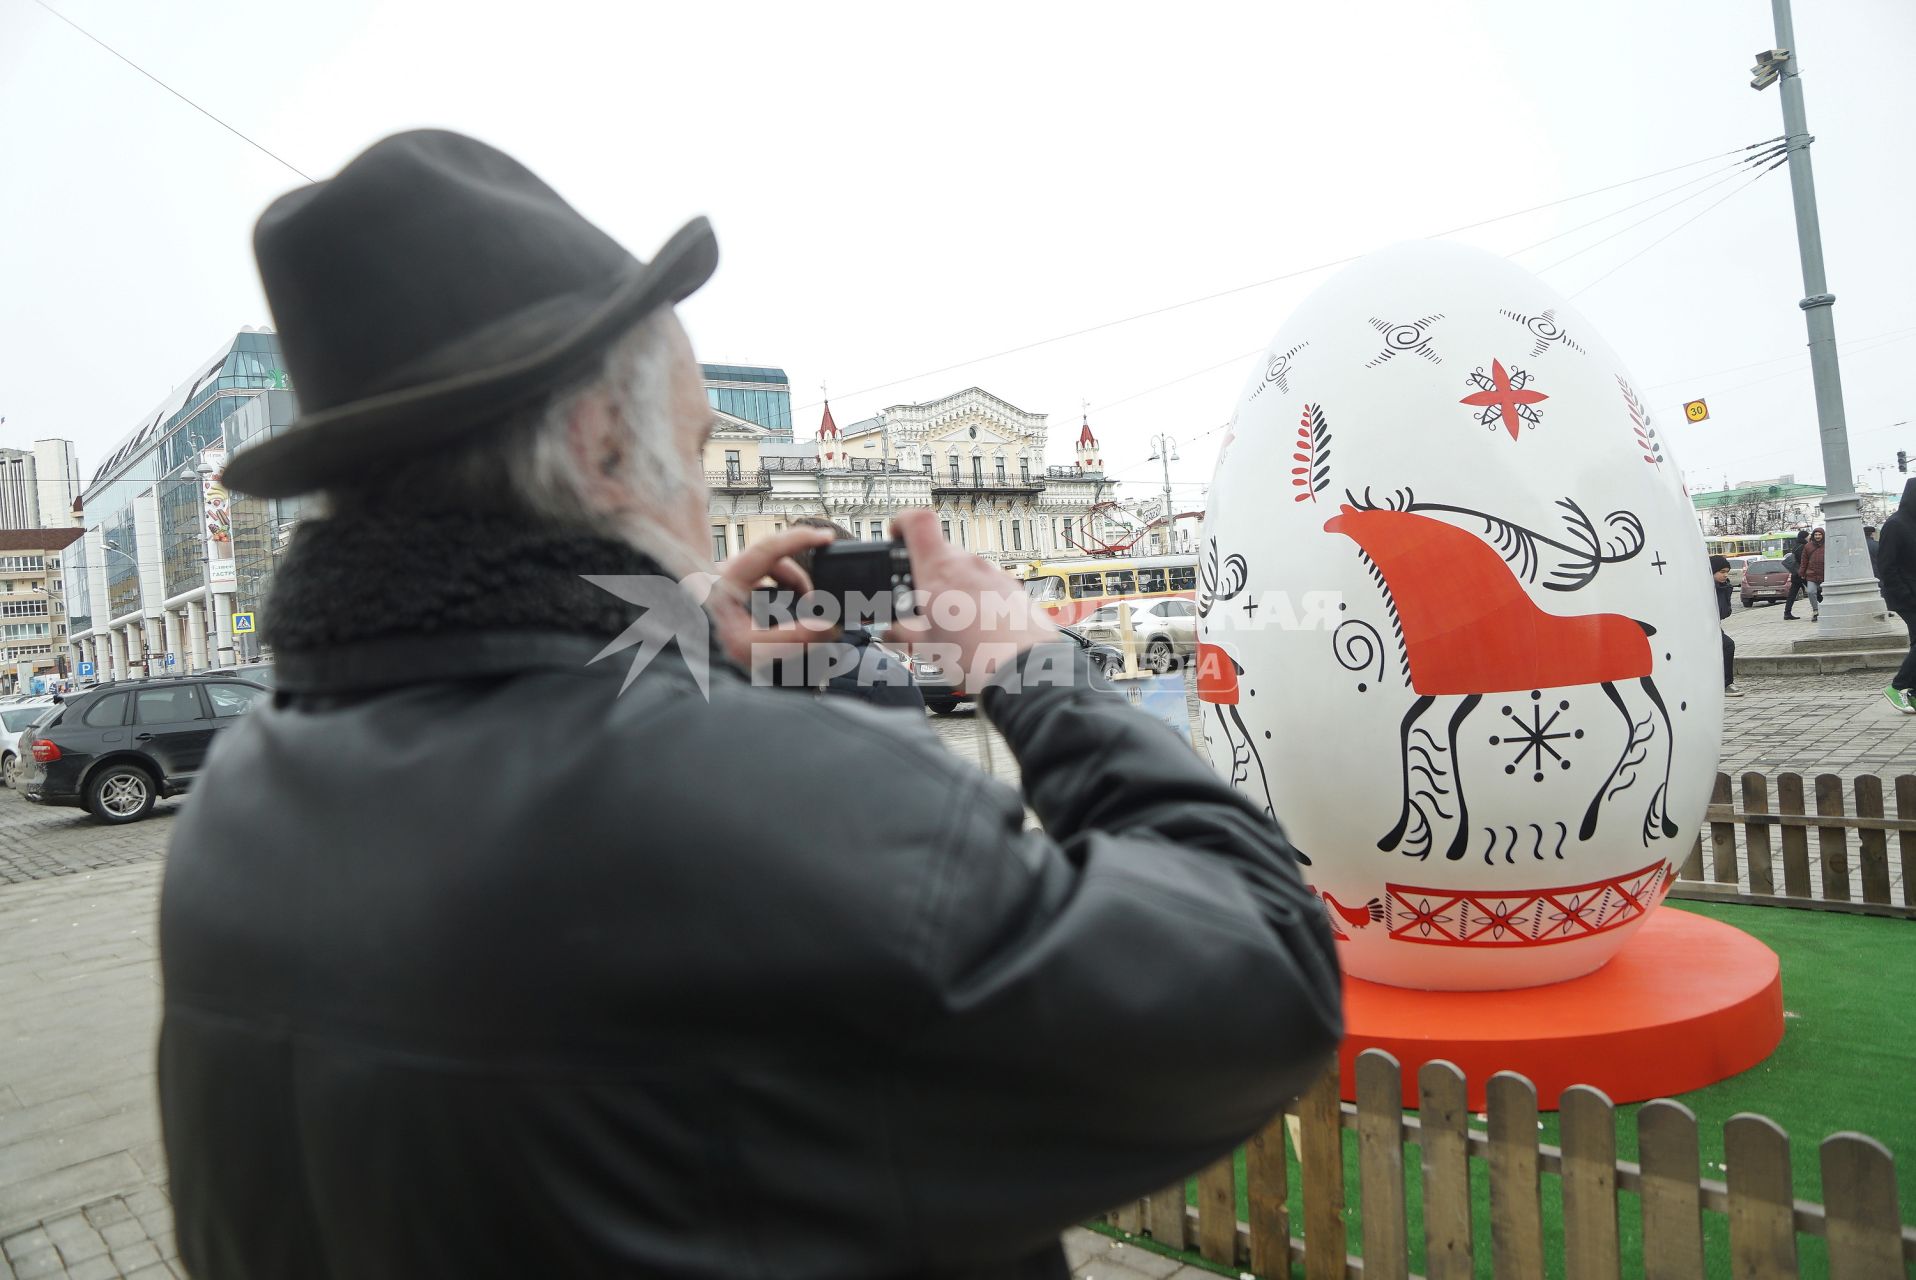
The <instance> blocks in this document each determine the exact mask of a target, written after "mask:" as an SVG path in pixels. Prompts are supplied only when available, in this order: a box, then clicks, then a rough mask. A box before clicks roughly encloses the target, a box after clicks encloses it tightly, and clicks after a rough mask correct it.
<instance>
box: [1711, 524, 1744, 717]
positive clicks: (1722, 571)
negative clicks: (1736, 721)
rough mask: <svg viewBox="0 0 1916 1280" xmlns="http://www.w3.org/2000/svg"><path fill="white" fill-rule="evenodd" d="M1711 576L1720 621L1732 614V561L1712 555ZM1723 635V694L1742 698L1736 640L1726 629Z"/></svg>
mask: <svg viewBox="0 0 1916 1280" xmlns="http://www.w3.org/2000/svg"><path fill="white" fill-rule="evenodd" d="M1710 577H1711V578H1712V579H1714V580H1715V582H1716V616H1717V619H1718V620H1719V621H1721V620H1723V619H1726V618H1728V617H1729V616H1730V561H1729V558H1728V557H1726V556H1711V557H1710ZM1722 635H1723V696H1724V697H1726V698H1740V697H1742V696H1743V691H1742V690H1741V689H1739V688H1737V687H1736V641H1734V640H1732V639H1730V633H1729V632H1728V631H1727V630H1725V631H1723V632H1722Z"/></svg>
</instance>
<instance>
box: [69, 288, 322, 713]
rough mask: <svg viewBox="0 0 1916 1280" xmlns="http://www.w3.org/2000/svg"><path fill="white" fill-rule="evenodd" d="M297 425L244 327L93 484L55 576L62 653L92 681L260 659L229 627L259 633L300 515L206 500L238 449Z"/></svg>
mask: <svg viewBox="0 0 1916 1280" xmlns="http://www.w3.org/2000/svg"><path fill="white" fill-rule="evenodd" d="M297 415H298V406H297V404H296V402H295V401H294V398H293V394H292V391H291V389H290V387H289V385H288V382H287V378H286V375H285V372H284V371H283V370H282V369H281V368H280V365H279V342H278V338H277V337H276V336H275V335H274V334H273V333H272V332H271V330H268V329H263V328H262V329H254V328H252V327H250V326H248V327H247V328H244V329H242V330H240V331H239V332H238V333H237V334H235V335H233V336H232V337H230V338H228V339H227V340H226V341H225V342H224V343H223V344H222V345H221V346H220V348H219V349H218V350H217V351H215V352H214V353H213V354H212V355H211V356H210V357H209V358H208V359H207V360H205V361H204V362H202V363H201V364H200V365H198V366H197V368H196V371H195V373H194V374H193V376H192V377H191V378H189V379H188V380H187V381H186V382H183V383H181V384H180V385H179V386H178V387H176V388H174V390H173V392H172V394H171V395H169V396H168V397H167V398H166V399H165V400H164V401H162V402H161V404H160V405H159V407H158V408H156V409H155V410H154V411H153V412H151V413H149V414H148V415H146V417H145V418H144V419H143V420H142V421H141V423H140V425H139V426H137V427H135V428H134V429H133V431H132V432H130V433H129V434H128V435H127V436H126V437H125V438H124V439H123V440H122V441H121V442H120V444H119V445H118V446H117V447H116V448H115V449H114V450H113V452H112V453H111V454H109V455H108V457H107V459H106V460H105V461H104V462H103V463H101V464H100V466H99V467H98V469H96V470H95V471H94V473H93V477H92V479H91V480H89V481H88V482H87V484H86V486H85V487H84V489H83V490H82V491H81V493H80V498H79V502H78V503H77V504H75V514H74V523H75V524H78V525H79V526H80V527H81V529H82V530H83V534H82V536H81V537H80V539H79V540H78V541H76V542H74V543H73V544H72V546H71V547H69V548H68V550H67V553H66V555H65V557H64V563H63V570H64V576H65V585H66V596H67V617H68V635H67V645H68V648H69V651H70V656H71V657H72V658H73V660H74V662H75V663H76V664H77V663H86V664H88V666H87V668H84V669H83V668H79V667H77V666H76V667H75V671H76V674H77V673H79V672H80V671H82V670H86V671H88V672H89V673H90V674H92V675H93V676H95V677H96V678H99V679H115V678H118V679H124V678H128V677H131V676H139V675H164V674H167V673H168V672H173V673H185V672H190V671H201V670H205V669H207V668H209V667H216V666H218V667H228V666H234V665H236V664H238V663H240V662H241V661H243V660H245V659H246V658H248V657H252V656H256V655H257V653H258V649H257V647H256V641H254V640H253V636H252V634H251V633H248V632H246V631H245V630H244V628H242V629H241V630H240V632H239V633H238V634H237V635H236V633H235V628H234V623H233V618H234V615H235V614H242V615H251V617H252V620H253V621H254V623H255V625H256V626H258V625H263V622H264V616H263V609H262V606H263V604H264V600H265V596H266V593H267V591H268V589H269V586H270V581H271V577H272V564H273V561H274V559H275V557H276V555H277V552H278V548H279V545H280V543H281V541H282V540H283V539H282V537H281V534H282V531H283V529H284V528H285V527H286V526H288V525H290V524H291V522H292V521H293V520H294V519H295V518H297V514H298V513H297V510H296V504H294V503H285V502H274V501H268V500H264V499H255V498H239V497H234V496H232V495H229V494H226V493H225V491H224V490H219V491H218V492H217V493H216V494H215V498H216V499H217V501H216V502H215V503H214V504H213V505H214V506H215V507H216V508H217V507H220V506H222V504H223V509H224V511H225V512H226V516H225V518H224V519H223V520H221V521H219V522H217V523H218V526H219V527H218V529H217V531H214V530H213V529H212V528H210V525H212V524H213V523H214V522H210V521H209V519H208V510H209V504H208V489H209V486H210V485H212V484H213V482H214V481H215V479H216V476H215V472H216V470H217V468H218V467H219V466H220V465H221V463H222V460H223V458H224V457H225V456H226V455H228V454H230V452H231V451H232V450H233V449H234V448H237V447H238V446H239V445H240V444H241V443H243V442H245V441H247V440H250V439H253V438H254V437H256V436H259V435H261V434H265V433H270V432H272V431H275V430H277V429H278V428H280V427H283V426H285V425H286V424H288V423H290V422H292V421H293V419H294V418H295V417H297Z"/></svg>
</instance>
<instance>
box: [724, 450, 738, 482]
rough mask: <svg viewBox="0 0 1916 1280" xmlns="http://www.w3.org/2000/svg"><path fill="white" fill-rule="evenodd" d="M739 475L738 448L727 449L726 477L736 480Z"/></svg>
mask: <svg viewBox="0 0 1916 1280" xmlns="http://www.w3.org/2000/svg"><path fill="white" fill-rule="evenodd" d="M738 477H739V461H738V450H737V449H727V450H726V451H725V478H726V479H727V480H736V479H738Z"/></svg>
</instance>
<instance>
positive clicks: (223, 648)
mask: <svg viewBox="0 0 1916 1280" xmlns="http://www.w3.org/2000/svg"><path fill="white" fill-rule="evenodd" d="M213 617H214V619H215V620H216V623H217V629H216V630H215V631H214V634H213V642H214V643H215V644H216V645H218V646H219V649H218V653H217V654H216V655H215V657H214V661H213V665H214V666H218V667H230V666H232V665H233V597H232V596H229V595H227V594H226V593H225V592H223V591H222V592H218V593H216V594H215V595H214V596H213Z"/></svg>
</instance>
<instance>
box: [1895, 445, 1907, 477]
mask: <svg viewBox="0 0 1916 1280" xmlns="http://www.w3.org/2000/svg"><path fill="white" fill-rule="evenodd" d="M1896 469H1897V470H1898V471H1904V472H1907V471H1908V470H1909V450H1907V449H1898V450H1897V451H1896Z"/></svg>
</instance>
